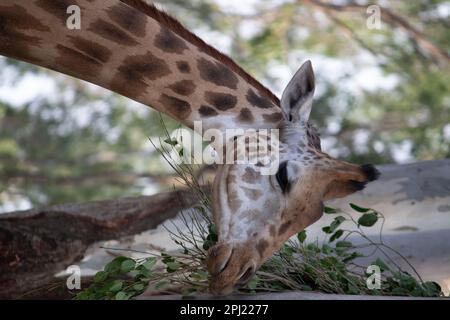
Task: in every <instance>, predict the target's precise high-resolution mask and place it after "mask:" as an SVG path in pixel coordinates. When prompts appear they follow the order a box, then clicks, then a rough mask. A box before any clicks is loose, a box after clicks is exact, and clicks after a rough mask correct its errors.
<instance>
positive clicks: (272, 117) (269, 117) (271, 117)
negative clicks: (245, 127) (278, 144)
mask: <svg viewBox="0 0 450 320" xmlns="http://www.w3.org/2000/svg"><path fill="white" fill-rule="evenodd" d="M262 117H263V119H264V120H265V121H267V122H273V123H277V122H280V121H281V119H283V115H282V114H281V112H274V113H270V114H263V116H262Z"/></svg>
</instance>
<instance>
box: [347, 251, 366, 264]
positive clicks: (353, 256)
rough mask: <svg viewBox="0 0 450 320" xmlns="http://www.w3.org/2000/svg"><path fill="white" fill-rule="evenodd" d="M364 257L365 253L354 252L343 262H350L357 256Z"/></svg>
mask: <svg viewBox="0 0 450 320" xmlns="http://www.w3.org/2000/svg"><path fill="white" fill-rule="evenodd" d="M359 257H363V255H362V254H361V253H359V252H352V253H351V254H350V255H349V256H347V257H345V258H344V259H342V262H344V263H348V262H350V261H352V260H354V259H356V258H359Z"/></svg>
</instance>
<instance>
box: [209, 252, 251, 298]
mask: <svg viewBox="0 0 450 320" xmlns="http://www.w3.org/2000/svg"><path fill="white" fill-rule="evenodd" d="M254 253H255V252H254V250H252V249H251V247H249V246H248V245H243V244H242V245H237V244H235V245H233V246H231V245H228V244H219V245H217V246H216V247H214V248H212V250H211V251H210V254H209V257H208V271H209V273H210V274H211V276H212V277H211V282H210V290H211V292H212V293H214V294H220V295H223V294H228V293H231V292H232V291H233V289H234V287H235V286H236V285H238V286H242V285H244V284H246V283H247V282H248V280H250V278H251V277H252V276H253V275H254V274H255V271H256V267H257V266H256V261H255V259H254Z"/></svg>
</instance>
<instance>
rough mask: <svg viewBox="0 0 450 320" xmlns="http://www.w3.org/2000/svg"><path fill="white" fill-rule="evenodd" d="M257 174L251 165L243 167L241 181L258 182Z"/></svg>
mask: <svg viewBox="0 0 450 320" xmlns="http://www.w3.org/2000/svg"><path fill="white" fill-rule="evenodd" d="M258 179H259V174H258V173H257V172H256V171H255V170H254V169H253V168H251V167H246V168H245V173H244V174H243V175H242V181H245V182H248V183H256V182H258Z"/></svg>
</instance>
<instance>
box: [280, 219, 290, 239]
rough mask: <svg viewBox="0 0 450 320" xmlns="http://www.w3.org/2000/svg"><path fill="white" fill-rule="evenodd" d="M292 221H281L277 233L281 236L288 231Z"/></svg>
mask: <svg viewBox="0 0 450 320" xmlns="http://www.w3.org/2000/svg"><path fill="white" fill-rule="evenodd" d="M291 224H292V221H290V220H289V221H286V222H285V223H283V224H282V225H281V226H280V228H279V229H278V235H279V236H281V235H283V234H285V233H286V231H288V229H289V227H290V226H291Z"/></svg>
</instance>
